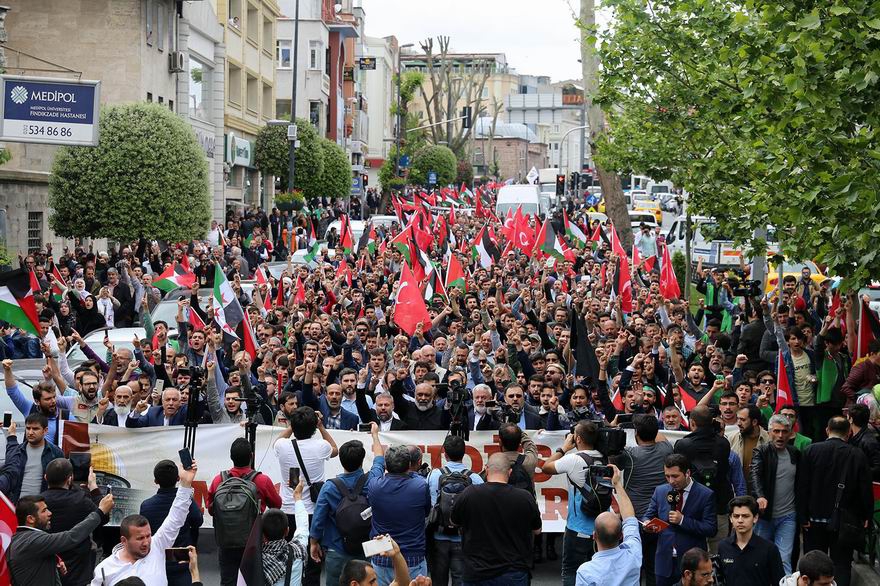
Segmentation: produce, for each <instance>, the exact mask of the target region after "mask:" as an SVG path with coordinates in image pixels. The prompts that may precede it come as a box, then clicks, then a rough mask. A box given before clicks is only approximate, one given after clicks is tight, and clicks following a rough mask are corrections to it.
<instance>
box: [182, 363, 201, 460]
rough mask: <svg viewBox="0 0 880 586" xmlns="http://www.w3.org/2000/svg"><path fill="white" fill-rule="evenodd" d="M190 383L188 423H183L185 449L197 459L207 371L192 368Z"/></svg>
mask: <svg viewBox="0 0 880 586" xmlns="http://www.w3.org/2000/svg"><path fill="white" fill-rule="evenodd" d="M190 375H191V376H190V381H189V399H188V400H187V402H186V421H184V423H183V447H184V448H186V449H188V450H189V453H190V455H191V456H192V457H193V458H195V453H196V430H197V429H198V427H199V420H200V419H201V418H202V414H201V411H200V409H199V408H200V407H201V402H200V399H201V395H202V381H203V380H204V375H205V371H204V370H203V369H202V368H200V367H198V366H192V367H190Z"/></svg>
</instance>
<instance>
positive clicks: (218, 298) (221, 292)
mask: <svg viewBox="0 0 880 586" xmlns="http://www.w3.org/2000/svg"><path fill="white" fill-rule="evenodd" d="M213 312H214V315H213V316H212V317H213V319H214V322H215V323H216V324H217V326H218V327H219V328H220V330H221V331H222V332H223V333H224V334H225V335H226V336H228V337H232V338H236V339H237V338H238V336H237V335H235V328H236V327H238V324H239V323H241V320H242V319H243V318H244V311H242V309H241V304H240V303H239V302H238V298H237V297H236V296H235V291H233V290H232V286H231V285H230V284H229V281H228V280H226V275H224V274H223V271H222V270H221V269H220V265H219V264H218V265H215V268H214V306H213Z"/></svg>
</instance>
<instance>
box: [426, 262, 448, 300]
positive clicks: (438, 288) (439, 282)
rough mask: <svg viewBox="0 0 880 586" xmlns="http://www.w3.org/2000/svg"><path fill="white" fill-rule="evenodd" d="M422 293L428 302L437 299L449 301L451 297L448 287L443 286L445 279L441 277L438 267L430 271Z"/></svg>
mask: <svg viewBox="0 0 880 586" xmlns="http://www.w3.org/2000/svg"><path fill="white" fill-rule="evenodd" d="M422 295H423V297H424V298H425V301H426V302H428V303H433V302H434V300H436V299H440V300H442V301H444V302H446V303H448V302H449V297H448V296H447V295H446V287H444V286H443V279H441V278H440V273H439V271H437V269H434V270H432V271H431V272H430V273H428V276H427V278H426V279H425V283H424V284H423V285H422Z"/></svg>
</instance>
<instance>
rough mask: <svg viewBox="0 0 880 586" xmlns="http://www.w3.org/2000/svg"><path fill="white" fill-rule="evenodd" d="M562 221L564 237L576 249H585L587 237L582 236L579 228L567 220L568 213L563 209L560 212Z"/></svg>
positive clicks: (582, 233)
mask: <svg viewBox="0 0 880 586" xmlns="http://www.w3.org/2000/svg"><path fill="white" fill-rule="evenodd" d="M562 221H563V222H564V225H565V235H566V236H567V237H568V239H569V240H570V241H571V243H572V244H574V245H575V246H576V247H578V248H586V247H587V235H586V234H584V232H583V230H581V227H580V226H578V225H577V224H576V223H574V222H572V221H570V220H569V219H568V213H567V212H566V211H565V208H563V210H562Z"/></svg>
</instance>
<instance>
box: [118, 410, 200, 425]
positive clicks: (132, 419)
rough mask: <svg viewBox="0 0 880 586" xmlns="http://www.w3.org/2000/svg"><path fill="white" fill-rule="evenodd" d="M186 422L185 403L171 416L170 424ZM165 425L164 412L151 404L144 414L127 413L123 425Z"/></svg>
mask: <svg viewBox="0 0 880 586" xmlns="http://www.w3.org/2000/svg"><path fill="white" fill-rule="evenodd" d="M184 423H186V405H184V406H183V407H181V408H180V410H179V411H178V412H177V413H175V414H174V417H172V418H171V425H183V424H184ZM164 425H165V413H164V411H162V407H160V406H153V407H150V408H149V409H147V414H146V415H134V416H131V415H129V416H128V417H126V418H125V427H163V426H164Z"/></svg>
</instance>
